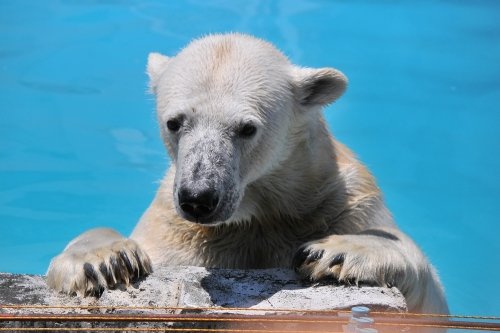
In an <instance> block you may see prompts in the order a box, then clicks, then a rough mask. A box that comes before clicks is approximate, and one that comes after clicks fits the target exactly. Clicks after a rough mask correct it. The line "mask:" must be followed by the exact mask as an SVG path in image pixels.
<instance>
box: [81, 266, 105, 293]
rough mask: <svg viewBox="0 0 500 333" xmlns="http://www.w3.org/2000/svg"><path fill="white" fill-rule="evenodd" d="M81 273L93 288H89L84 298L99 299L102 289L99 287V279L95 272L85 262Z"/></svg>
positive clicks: (92, 267)
mask: <svg viewBox="0 0 500 333" xmlns="http://www.w3.org/2000/svg"><path fill="white" fill-rule="evenodd" d="M83 272H84V274H85V277H86V278H87V279H88V280H89V282H90V283H91V284H92V286H93V288H91V289H90V290H86V291H85V295H84V296H94V297H100V296H101V295H102V293H103V292H104V287H103V286H101V285H99V279H98V277H97V272H96V271H95V269H94V266H92V265H91V264H89V263H88V262H86V263H85V264H83Z"/></svg>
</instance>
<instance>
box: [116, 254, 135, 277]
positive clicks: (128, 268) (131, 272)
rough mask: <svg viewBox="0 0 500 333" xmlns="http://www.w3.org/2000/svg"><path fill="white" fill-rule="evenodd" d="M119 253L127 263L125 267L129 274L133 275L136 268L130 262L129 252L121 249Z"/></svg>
mask: <svg viewBox="0 0 500 333" xmlns="http://www.w3.org/2000/svg"><path fill="white" fill-rule="evenodd" d="M118 255H119V256H120V259H121V260H122V261H123V263H124V264H125V267H126V268H127V271H128V274H129V275H131V276H133V275H134V273H135V272H134V269H133V268H132V264H131V263H130V259H129V258H128V256H127V253H125V251H120V252H118Z"/></svg>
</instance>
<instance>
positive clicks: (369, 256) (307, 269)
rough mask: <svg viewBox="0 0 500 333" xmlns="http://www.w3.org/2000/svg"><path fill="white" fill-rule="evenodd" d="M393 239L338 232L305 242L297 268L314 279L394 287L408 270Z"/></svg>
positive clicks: (309, 278) (296, 260) (302, 273)
mask: <svg viewBox="0 0 500 333" xmlns="http://www.w3.org/2000/svg"><path fill="white" fill-rule="evenodd" d="M391 241H393V240H384V241H381V240H378V239H375V238H373V237H370V236H365V235H335V236H330V237H328V238H326V239H323V240H319V241H316V242H309V243H306V244H304V245H303V246H301V247H300V248H299V250H298V251H297V252H296V254H295V257H294V259H293V267H294V268H295V271H296V272H297V273H298V274H299V275H300V276H302V277H303V278H306V279H308V280H310V281H320V280H333V281H334V282H336V283H341V284H348V285H357V286H359V285H368V286H383V287H391V286H395V285H398V282H401V281H400V280H401V279H402V278H403V277H404V276H405V275H406V274H407V273H408V272H406V268H405V267H407V266H408V265H406V264H405V259H404V258H403V256H402V255H401V252H400V251H398V249H397V246H395V244H394V243H392V244H391V243H390V242H391Z"/></svg>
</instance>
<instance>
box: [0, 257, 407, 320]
mask: <svg viewBox="0 0 500 333" xmlns="http://www.w3.org/2000/svg"><path fill="white" fill-rule="evenodd" d="M7 304H10V305H22V304H25V305H26V304H27V305H45V306H61V305H63V306H75V308H21V309H19V308H9V307H5V305H7ZM356 305H365V306H368V307H369V308H371V309H372V310H377V311H395V312H405V311H406V303H405V300H404V297H403V296H402V295H401V293H400V292H399V291H398V290H397V289H396V288H391V289H388V288H376V287H361V288H358V287H344V286H331V285H318V284H316V285H305V284H303V283H302V282H300V281H298V280H297V277H296V275H295V273H294V272H293V271H291V270H285V269H268V270H247V271H243V270H227V269H206V268H202V267H162V268H157V269H156V270H155V272H154V273H153V274H152V275H150V276H149V277H147V278H146V279H145V280H143V281H141V282H139V283H136V284H134V285H133V286H130V287H129V288H127V289H126V288H120V289H115V290H107V291H105V292H104V293H103V295H102V296H101V297H100V298H99V299H96V298H92V297H87V298H80V297H71V296H67V295H62V294H58V293H55V292H53V291H52V290H49V289H48V288H47V285H46V283H45V278H44V277H43V276H39V275H18V274H8V273H0V327H12V328H14V327H61V326H63V325H64V326H71V327H94V328H96V327H116V323H112V322H111V323H110V322H107V323H97V322H88V321H87V322H83V321H80V322H65V323H61V322H41V321H40V322H33V321H32V322H14V321H6V320H5V319H2V317H1V316H2V315H4V316H5V315H6V314H64V315H67V314H84V315H85V314H87V315H88V314H96V313H102V314H104V313H105V314H111V315H113V314H141V315H147V314H158V313H163V314H182V313H193V311H194V309H193V310H189V309H172V308H171V307H182V308H206V309H202V310H200V309H198V310H196V311H195V312H196V313H197V314H210V313H212V314H214V313H217V314H219V315H220V314H221V313H233V314H235V313H239V314H242V313H243V314H245V315H257V316H259V315H262V314H280V313H281V312H279V311H273V309H276V310H279V309H290V310H297V313H300V312H301V310H340V309H349V308H351V307H352V306H356ZM79 306H105V307H106V308H99V309H91V308H78V307H79ZM123 306H125V307H126V306H133V307H141V306H143V307H163V309H153V308H143V309H137V308H135V309H125V308H120V307H123ZM169 307H170V308H169ZM220 307H222V308H228V309H225V310H224V311H223V312H221V311H220V310H218V308H220ZM229 308H247V309H252V311H243V312H241V311H236V310H231V309H229ZM128 325H130V327H145V326H147V327H166V326H165V325H166V323H137V322H135V323H123V322H122V323H120V326H121V327H129V326H128ZM162 325H163V326H162ZM169 325H170V326H172V325H174V324H172V323H170V324H169ZM185 325H186V324H182V325H181V326H183V327H184V326H185ZM170 326H169V327H170ZM178 326H179V325H177V327H178ZM189 327H194V326H189ZM196 327H198V326H196ZM204 327H206V326H204ZM212 327H213V326H212Z"/></svg>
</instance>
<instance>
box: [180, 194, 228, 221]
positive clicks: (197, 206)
mask: <svg viewBox="0 0 500 333" xmlns="http://www.w3.org/2000/svg"><path fill="white" fill-rule="evenodd" d="M178 200H179V201H178V202H179V207H180V208H181V210H182V212H183V215H184V217H185V218H186V219H188V220H190V221H193V222H202V220H204V219H206V218H208V217H210V216H211V215H212V214H213V213H214V212H215V210H216V208H217V206H218V204H219V195H218V193H217V191H216V190H214V189H213V188H211V187H201V188H189V187H186V186H183V187H181V188H180V189H179V192H178ZM200 220H201V221H200Z"/></svg>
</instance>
